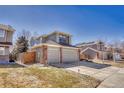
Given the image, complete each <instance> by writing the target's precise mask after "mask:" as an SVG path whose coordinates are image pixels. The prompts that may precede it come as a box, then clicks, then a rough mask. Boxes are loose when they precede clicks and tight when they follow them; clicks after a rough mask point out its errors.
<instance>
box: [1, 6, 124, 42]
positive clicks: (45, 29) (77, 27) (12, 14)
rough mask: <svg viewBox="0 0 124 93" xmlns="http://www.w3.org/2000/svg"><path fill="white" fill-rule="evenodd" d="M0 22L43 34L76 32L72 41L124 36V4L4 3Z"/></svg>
mask: <svg viewBox="0 0 124 93" xmlns="http://www.w3.org/2000/svg"><path fill="white" fill-rule="evenodd" d="M0 23H2V24H8V25H12V26H13V28H15V29H16V32H15V34H14V39H15V38H16V35H17V33H18V32H20V31H22V30H23V29H25V30H29V31H31V32H32V33H35V32H37V33H38V34H39V35H40V34H41V35H42V34H47V33H49V32H53V31H54V30H58V31H62V32H67V33H70V34H72V36H73V37H72V43H73V44H76V43H80V42H88V41H94V40H98V39H102V40H104V41H105V40H106V41H112V40H116V39H117V40H123V39H124V6H0Z"/></svg>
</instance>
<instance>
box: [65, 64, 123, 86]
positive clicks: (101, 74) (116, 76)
mask: <svg viewBox="0 0 124 93" xmlns="http://www.w3.org/2000/svg"><path fill="white" fill-rule="evenodd" d="M86 64H89V63H88V62H87V63H86ZM65 69H66V70H71V71H74V72H78V73H80V74H85V75H89V76H91V77H94V78H96V79H99V80H101V81H102V83H101V84H100V85H99V86H98V88H124V68H118V67H113V66H108V67H105V68H101V69H96V68H91V67H88V66H83V65H81V66H73V67H69V68H65Z"/></svg>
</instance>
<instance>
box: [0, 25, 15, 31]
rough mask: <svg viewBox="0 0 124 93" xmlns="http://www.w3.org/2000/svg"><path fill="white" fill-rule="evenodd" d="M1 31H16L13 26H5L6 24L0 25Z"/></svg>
mask: <svg viewBox="0 0 124 93" xmlns="http://www.w3.org/2000/svg"><path fill="white" fill-rule="evenodd" d="M0 29H4V30H7V31H15V29H13V28H12V26H10V25H4V24H0Z"/></svg>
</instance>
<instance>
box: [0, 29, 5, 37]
mask: <svg viewBox="0 0 124 93" xmlns="http://www.w3.org/2000/svg"><path fill="white" fill-rule="evenodd" d="M4 36H5V31H4V30H3V29H0V37H2V38H4Z"/></svg>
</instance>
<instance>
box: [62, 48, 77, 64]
mask: <svg viewBox="0 0 124 93" xmlns="http://www.w3.org/2000/svg"><path fill="white" fill-rule="evenodd" d="M62 56H63V62H74V61H79V55H78V50H76V49H66V48H65V49H63V53H62Z"/></svg>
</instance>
